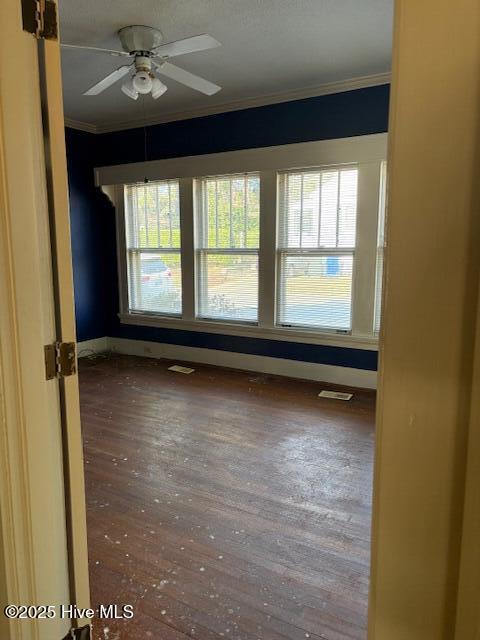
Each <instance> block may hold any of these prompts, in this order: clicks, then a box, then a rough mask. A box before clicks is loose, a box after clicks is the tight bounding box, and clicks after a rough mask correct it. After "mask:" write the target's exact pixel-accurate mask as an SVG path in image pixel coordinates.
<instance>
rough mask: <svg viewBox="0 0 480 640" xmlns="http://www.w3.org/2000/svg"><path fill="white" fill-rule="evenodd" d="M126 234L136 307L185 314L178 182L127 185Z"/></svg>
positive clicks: (131, 293) (133, 305)
mask: <svg viewBox="0 0 480 640" xmlns="http://www.w3.org/2000/svg"><path fill="white" fill-rule="evenodd" d="M125 232H126V251H127V276H128V302H129V308H130V310H131V311H136V312H139V311H149V312H154V313H159V314H162V315H180V314H181V312H182V278H181V260H180V207H179V188H178V181H177V180H165V181H160V182H149V183H147V184H135V185H128V186H126V187H125Z"/></svg>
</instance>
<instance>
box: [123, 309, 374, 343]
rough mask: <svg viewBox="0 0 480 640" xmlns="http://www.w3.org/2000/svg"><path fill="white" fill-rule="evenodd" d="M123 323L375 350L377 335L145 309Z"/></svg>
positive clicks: (127, 315) (128, 317)
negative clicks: (188, 316) (185, 316)
mask: <svg viewBox="0 0 480 640" xmlns="http://www.w3.org/2000/svg"><path fill="white" fill-rule="evenodd" d="M118 317H119V318H120V322H121V323H122V324H129V325H136V326H141V327H157V328H161V329H177V330H180V331H198V332H201V333H217V334H222V335H230V336H241V337H246V338H263V339H264V340H284V341H286V342H301V343H304V344H318V345H325V346H332V347H335V346H336V347H350V348H352V349H366V350H370V351H376V350H377V349H378V338H377V337H375V336H353V335H350V334H348V335H344V334H337V333H334V332H331V333H329V332H319V331H308V330H299V329H296V328H295V329H293V328H292V329H289V328H286V327H285V328H280V327H259V326H258V325H249V324H241V323H239V324H234V323H229V322H221V321H218V320H201V319H198V318H197V319H195V320H184V319H183V318H175V317H172V316H160V315H156V314H146V313H119V314H118Z"/></svg>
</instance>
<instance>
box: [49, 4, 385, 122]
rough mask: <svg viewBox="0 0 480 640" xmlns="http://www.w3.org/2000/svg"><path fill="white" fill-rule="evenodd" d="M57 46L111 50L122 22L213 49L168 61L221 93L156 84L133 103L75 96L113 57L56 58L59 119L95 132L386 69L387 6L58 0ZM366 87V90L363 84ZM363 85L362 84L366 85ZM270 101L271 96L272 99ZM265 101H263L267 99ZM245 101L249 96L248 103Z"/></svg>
mask: <svg viewBox="0 0 480 640" xmlns="http://www.w3.org/2000/svg"><path fill="white" fill-rule="evenodd" d="M59 4H60V26H61V40H62V42H66V43H71V44H83V45H90V46H98V47H105V48H113V49H120V48H121V47H120V43H119V41H118V38H117V36H116V32H117V31H118V29H120V28H121V27H124V26H126V25H130V24H144V25H149V26H152V27H156V28H158V29H160V30H161V31H162V32H163V34H164V38H165V40H164V41H165V42H170V41H172V40H177V39H181V38H187V37H190V36H194V35H198V34H201V33H209V34H210V35H212V36H213V37H214V38H216V39H217V40H219V41H220V42H221V43H222V46H221V47H219V48H217V49H212V50H210V51H203V52H199V53H192V54H188V55H184V56H181V57H177V58H175V61H174V62H175V64H178V66H181V67H184V68H185V69H187V70H188V71H192V72H193V73H196V74H198V75H201V76H204V77H205V78H207V79H208V80H211V81H213V82H215V83H216V84H219V85H221V86H222V87H223V89H222V91H221V92H219V93H218V94H216V95H214V96H211V97H208V96H204V95H202V94H200V93H197V92H196V91H193V90H191V89H188V88H186V87H184V86H182V85H179V84H178V83H176V82H174V81H173V80H168V79H165V84H167V85H168V91H167V92H166V94H164V95H163V96H162V97H161V98H160V99H159V100H153V99H152V98H151V97H150V96H147V97H146V99H144V100H143V104H142V100H141V98H139V100H137V101H136V102H135V101H133V100H131V99H130V98H128V97H127V96H125V95H124V94H123V93H122V92H121V91H120V84H121V83H117V84H116V85H113V86H112V87H110V88H109V89H107V90H106V91H105V92H104V93H103V94H101V95H99V96H83V95H82V93H83V92H84V91H86V89H88V88H89V87H90V86H91V85H93V84H94V83H96V82H97V81H98V80H100V79H101V78H102V77H104V76H106V75H107V74H108V73H110V72H111V71H113V70H114V69H115V68H117V67H119V66H121V64H123V60H121V59H119V58H116V57H112V56H109V55H106V54H99V53H94V52H87V51H71V50H65V49H64V50H63V51H62V66H63V83H64V85H63V86H64V101H65V115H66V118H68V119H70V120H74V121H77V122H83V123H88V124H91V125H94V126H96V127H97V128H98V129H99V130H108V129H115V128H122V127H123V126H127V125H129V124H130V125H131V124H134V123H140V122H142V121H143V119H144V118H145V119H146V120H147V121H151V122H154V121H162V120H168V119H172V118H173V117H175V118H176V117H181V116H182V115H185V116H186V115H193V114H195V113H197V112H198V113H202V112H205V113H207V112H214V111H221V110H222V105H223V107H224V108H233V107H236V108H239V107H241V106H242V104H244V105H245V106H247V105H249V104H255V103H258V104H261V103H262V102H263V103H268V102H269V101H279V100H281V99H282V98H284V99H291V98H292V97H295V96H297V95H298V96H299V97H301V96H303V95H315V94H316V93H317V94H319V93H322V90H321V86H322V85H325V84H329V83H337V82H342V81H345V80H349V79H352V78H360V77H362V78H363V77H364V76H372V75H373V76H375V75H377V74H385V73H388V72H389V70H390V60H391V30H392V12H393V0H136V1H135V0H61V2H60V3H59ZM372 83H375V79H373V81H372ZM366 84H368V81H367V82H366ZM272 96H275V97H272ZM269 97H270V98H269ZM252 99H256V100H253V101H252Z"/></svg>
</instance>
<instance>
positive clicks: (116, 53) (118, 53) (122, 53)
mask: <svg viewBox="0 0 480 640" xmlns="http://www.w3.org/2000/svg"><path fill="white" fill-rule="evenodd" d="M60 46H61V47H62V49H85V50H86V51H98V52H100V53H108V54H110V55H111V56H129V55H130V54H129V53H127V52H126V51H116V50H115V49H101V48H100V47H87V46H84V45H81V44H64V43H63V42H62V44H61V45H60Z"/></svg>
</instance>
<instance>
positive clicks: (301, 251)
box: [277, 166, 358, 332]
mask: <svg viewBox="0 0 480 640" xmlns="http://www.w3.org/2000/svg"><path fill="white" fill-rule="evenodd" d="M357 179H358V170H357V168H356V167H351V166H350V167H342V168H328V169H327V168H326V169H308V170H305V171H289V172H284V173H280V174H279V194H278V212H279V229H278V244H277V261H278V262H277V273H278V298H277V324H278V325H281V326H288V327H305V328H312V329H328V330H338V331H341V332H347V331H350V330H351V307H352V274H353V268H354V257H355V236H356V218H357Z"/></svg>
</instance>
